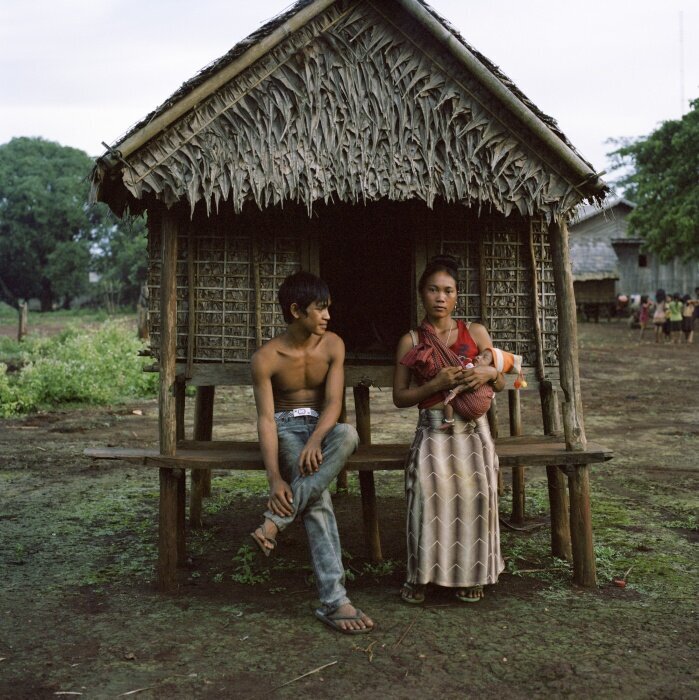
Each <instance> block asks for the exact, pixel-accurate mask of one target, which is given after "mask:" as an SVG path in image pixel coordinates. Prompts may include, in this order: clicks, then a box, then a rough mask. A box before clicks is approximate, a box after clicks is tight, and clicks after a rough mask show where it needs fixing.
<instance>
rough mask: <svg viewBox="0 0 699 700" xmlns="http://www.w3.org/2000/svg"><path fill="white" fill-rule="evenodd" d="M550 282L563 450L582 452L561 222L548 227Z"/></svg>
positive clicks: (575, 335)
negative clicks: (555, 316)
mask: <svg viewBox="0 0 699 700" xmlns="http://www.w3.org/2000/svg"><path fill="white" fill-rule="evenodd" d="M549 239H550V241H551V257H552V260H553V279H554V283H555V286H556V305H557V307H558V348H559V353H558V358H559V363H560V373H561V389H562V390H563V395H564V397H565V401H564V403H563V407H562V408H563V430H564V433H565V440H566V448H567V449H568V450H572V451H582V450H584V449H585V445H586V443H587V440H586V438H585V426H584V424H583V412H582V395H581V392H580V370H579V367H578V329H577V323H576V316H575V295H574V292H573V273H572V271H571V266H570V253H569V250H568V228H567V226H566V224H565V222H564V221H562V222H560V223H559V222H554V223H552V224H550V225H549Z"/></svg>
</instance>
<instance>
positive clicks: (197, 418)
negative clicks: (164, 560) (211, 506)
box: [189, 386, 216, 528]
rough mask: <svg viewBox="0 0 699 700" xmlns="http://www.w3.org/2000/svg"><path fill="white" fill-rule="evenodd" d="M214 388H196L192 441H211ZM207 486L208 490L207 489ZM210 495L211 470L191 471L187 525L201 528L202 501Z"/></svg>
mask: <svg viewBox="0 0 699 700" xmlns="http://www.w3.org/2000/svg"><path fill="white" fill-rule="evenodd" d="M215 392H216V387H213V386H198V387H197V394H196V398H195V403H194V439H195V440H201V441H208V440H211V437H212V434H213V422H214V395H215ZM207 484H208V489H207ZM210 493H211V470H210V469H192V483H191V490H190V494H189V524H190V526H191V527H194V528H197V527H201V526H202V524H203V521H202V499H203V497H204V496H208V495H209V494H210Z"/></svg>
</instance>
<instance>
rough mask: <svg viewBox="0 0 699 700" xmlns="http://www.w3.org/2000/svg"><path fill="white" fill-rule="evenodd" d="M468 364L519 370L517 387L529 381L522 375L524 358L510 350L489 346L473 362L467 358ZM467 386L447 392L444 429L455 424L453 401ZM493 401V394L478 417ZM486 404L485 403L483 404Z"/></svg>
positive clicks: (469, 366)
mask: <svg viewBox="0 0 699 700" xmlns="http://www.w3.org/2000/svg"><path fill="white" fill-rule="evenodd" d="M465 362H466V364H464V365H463V367H464V369H471V367H478V366H481V367H488V366H490V365H493V366H494V367H495V368H496V369H497V371H498V372H505V373H508V374H509V373H511V372H517V373H518V374H519V377H518V378H517V379H516V381H515V388H516V389H519V388H520V387H522V388H525V387H526V386H527V382H526V381H525V380H524V378H523V377H522V358H521V356H520V355H514V354H512V353H510V352H505V351H504V350H499V349H496V348H488V349H486V350H484V351H483V352H482V353H481V354H480V355H478V356H477V357H476V358H475V359H474V360H473V362H471V361H469V360H468V359H466V360H465ZM466 389H467V387H465V386H463V385H460V386H457V387H455V388H454V389H452V390H451V391H449V392H446V395H445V398H444V409H443V412H442V415H443V417H442V424H443V425H442V426H441V429H442V430H448V429H449V428H450V427H451V426H452V425H453V424H454V407H453V406H452V405H451V401H452V400H453V399H454V398H455V397H456V396H458V395H459V394H460V393H461V392H462V391H466ZM491 402H492V395H491V398H490V400H489V401H488V402H487V407H486V408H485V410H483V412H482V413H480V415H479V416H477V417H478V418H480V416H482V415H483V414H485V413H486V412H487V411H488V408H490V403H491ZM483 405H485V404H483Z"/></svg>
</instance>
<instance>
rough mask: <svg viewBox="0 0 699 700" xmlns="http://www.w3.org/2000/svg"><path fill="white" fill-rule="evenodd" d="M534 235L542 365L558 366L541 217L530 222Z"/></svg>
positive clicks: (551, 284) (551, 283)
mask: <svg viewBox="0 0 699 700" xmlns="http://www.w3.org/2000/svg"><path fill="white" fill-rule="evenodd" d="M530 225H531V230H532V233H533V237H534V257H535V259H536V267H537V277H538V289H537V295H538V299H539V318H540V322H541V334H542V336H543V348H544V365H545V366H546V367H558V308H557V306H556V288H555V286H554V281H553V262H552V260H551V246H550V245H549V238H548V226H547V225H546V221H544V219H543V218H541V217H535V218H534V219H532V220H531V222H530Z"/></svg>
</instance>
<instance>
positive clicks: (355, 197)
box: [92, 0, 606, 582]
mask: <svg viewBox="0 0 699 700" xmlns="http://www.w3.org/2000/svg"><path fill="white" fill-rule="evenodd" d="M92 184H93V190H92V191H93V196H94V198H95V199H96V200H100V201H104V202H106V203H107V204H108V205H109V206H110V207H111V208H112V209H113V210H114V211H115V212H116V213H117V214H119V215H121V214H122V213H123V212H125V211H126V210H129V211H131V212H136V213H138V212H146V213H147V217H148V228H149V255H150V287H151V295H150V298H151V312H152V316H151V318H152V325H151V338H152V343H153V350H154V352H155V354H156V356H157V358H158V361H159V369H160V373H161V443H160V451H161V454H162V455H166V456H167V455H175V453H176V451H177V438H178V435H177V428H176V425H177V421H176V415H177V413H178V407H177V401H176V399H175V397H176V396H177V395H179V394H178V387H180V386H181V383H178V382H177V378H178V377H180V378H182V379H183V380H185V381H188V382H190V383H192V384H195V385H197V386H212V385H216V384H221V383H247V382H248V381H249V374H248V372H249V370H248V366H247V363H248V360H249V358H250V356H251V354H252V352H253V351H254V350H255V348H256V347H257V346H259V345H260V344H261V343H262V342H264V341H265V340H266V339H267V338H270V337H271V336H272V335H274V334H275V333H277V332H278V331H279V330H280V329H281V328H282V327H283V319H282V317H281V315H280V313H279V312H278V309H277V306H276V303H275V292H276V289H277V287H278V285H279V283H280V281H281V280H282V279H283V277H285V276H286V275H287V274H288V273H290V272H292V271H295V270H297V269H300V268H304V269H308V270H311V271H313V272H316V273H318V274H320V275H321V276H323V277H324V278H326V279H327V281H328V282H329V284H330V288H331V291H332V295H333V328H334V330H336V331H337V332H339V333H340V334H341V335H342V336H343V337H344V339H345V341H346V344H347V348H348V368H347V381H348V384H354V385H359V384H361V385H362V386H365V385H366V384H367V383H368V382H369V381H371V382H373V383H374V384H377V385H386V384H388V383H389V382H390V379H389V378H390V363H391V358H392V354H393V349H394V345H395V341H396V339H397V338H398V336H399V335H400V334H401V333H403V332H405V329H406V328H408V327H409V326H410V325H411V324H414V323H415V322H416V321H417V314H418V304H417V294H416V292H415V289H416V278H417V275H419V274H420V271H421V269H422V267H423V265H424V262H425V260H426V259H427V257H428V256H430V255H431V254H433V253H436V252H439V251H445V252H450V253H453V254H455V255H456V256H458V257H459V258H460V260H461V261H462V266H461V270H460V275H461V283H462V284H461V289H460V298H459V307H458V308H459V314H460V315H462V316H464V317H467V318H470V319H482V320H483V322H484V323H485V324H486V325H487V326H488V327H489V329H490V331H491V333H492V336H493V338H494V341H495V343H496V344H498V345H499V346H500V347H503V348H505V349H509V350H511V351H513V352H516V353H519V354H522V355H523V356H524V358H525V364H528V365H529V366H530V367H531V368H533V369H532V370H531V372H530V375H529V377H528V378H529V379H531V380H535V381H532V382H531V384H532V386H539V388H540V389H541V390H542V402H543V404H542V405H543V406H544V422H545V424H546V425H548V428H547V430H549V431H550V430H552V428H551V426H552V424H553V421H554V415H553V413H552V409H551V406H552V405H553V402H552V401H551V396H552V391H553V388H554V387H555V386H556V385H557V384H558V380H559V376H560V386H561V388H562V390H563V395H564V399H563V423H564V429H565V438H566V444H567V447H568V450H570V451H584V449H585V433H584V428H583V422H582V411H581V398H580V391H579V379H578V371H577V349H576V346H577V341H576V331H575V306H574V298H573V286H572V277H571V273H570V264H569V260H568V243H567V229H566V222H567V220H568V218H569V217H570V215H571V212H572V211H573V210H574V208H575V207H576V205H578V204H579V203H580V202H581V201H583V200H588V201H590V202H599V201H601V200H602V199H603V198H604V196H605V192H606V188H605V185H604V183H603V182H602V181H601V180H600V179H599V177H598V176H597V174H596V173H595V171H594V169H593V168H592V166H591V165H590V164H589V163H588V162H586V161H585V160H584V159H583V158H582V157H581V156H580V155H579V154H578V153H577V151H576V150H575V148H574V147H573V146H572V144H571V143H570V142H569V141H568V139H567V138H566V137H565V135H564V134H563V133H562V132H561V131H560V130H559V128H558V126H557V125H556V123H555V121H554V120H552V119H551V118H550V117H548V116H546V115H545V114H543V113H542V112H541V111H540V110H539V109H537V108H536V107H535V106H534V105H533V104H532V103H531V102H530V101H529V100H528V99H527V98H526V97H525V96H524V95H523V94H522V93H521V92H520V91H519V90H518V89H517V87H516V86H515V85H514V84H513V83H512V82H511V81H510V80H509V79H508V78H507V77H506V76H505V75H504V74H503V73H502V72H501V71H500V70H499V69H498V68H497V67H496V66H495V65H494V64H493V63H491V62H490V61H489V60H488V59H487V58H485V57H484V56H483V55H481V54H480V53H478V52H477V51H476V50H475V49H474V48H473V47H471V46H469V45H468V43H467V42H466V41H465V40H464V39H463V38H462V37H461V36H460V35H459V34H458V33H457V32H456V31H455V30H454V28H453V27H451V26H450V25H449V24H448V23H447V22H446V21H445V20H444V19H442V18H441V17H439V16H438V15H437V14H436V13H434V12H433V11H432V10H431V9H430V8H429V6H428V5H427V4H426V3H424V2H421V1H420V0H382V1H381V2H379V1H377V0H300V1H299V2H297V3H296V4H294V5H293V6H292V7H291V8H290V9H289V10H288V11H287V12H285V13H284V14H282V15H280V16H278V17H276V18H275V19H273V20H272V21H270V22H269V23H267V24H265V25H264V26H263V27H261V28H260V29H259V30H258V31H257V32H255V33H254V34H252V35H251V36H250V37H248V38H247V39H246V40H244V41H242V42H241V43H239V44H238V45H236V46H235V47H234V48H233V49H232V50H231V51H230V52H229V53H227V54H226V55H225V56H223V57H222V58H220V59H219V60H217V61H215V62H214V63H212V64H211V65H210V66H208V67H207V68H205V69H204V70H203V71H201V73H199V74H198V75H197V76H195V77H194V78H193V79H192V80H189V81H188V82H186V83H184V84H183V85H182V87H181V88H180V89H179V90H178V91H177V92H176V93H175V94H174V95H172V97H171V98H170V99H168V100H167V101H166V102H165V103H164V104H162V105H161V106H160V107H158V108H157V109H156V110H155V111H154V112H153V113H151V114H149V115H148V116H147V117H146V118H145V119H144V120H143V121H141V122H140V123H139V124H137V125H136V126H135V127H133V129H131V130H130V131H129V132H128V133H127V134H126V135H125V136H124V137H123V138H122V139H120V140H119V141H118V142H117V143H116V144H115V145H114V146H113V147H112V148H111V149H109V151H108V152H107V153H106V154H105V155H104V156H103V157H102V158H100V159H99V160H98V161H97V165H96V167H95V170H94V173H93V178H92ZM409 290H412V293H411V294H408V291H409ZM377 300H380V303H379V304H377V303H376V301H377ZM180 393H182V392H180ZM182 395H183V394H182ZM356 396H357V397H359V398H358V400H362V396H363V394H362V392H361V390H359V391H358V393H357V394H356ZM200 398H201V402H202V413H203V414H205V413H206V412H207V411H209V413H210V406H209V408H208V409H205V408H204V404H205V403H206V402H207V401H210V398H211V394H210V393H209V394H208V399H205V398H203V395H202V396H201V397H200ZM358 412H359V411H358ZM204 432H205V431H204ZM163 471H167V470H163ZM161 476H162V472H161ZM559 476H560V475H559ZM581 479H582V481H581V482H580V483H581V488H582V489H583V490H585V489H586V488H587V485H586V482H585V479H586V472H584V473H583V474H582V475H581ZM588 506H589V504H588ZM590 534H591V533H590ZM573 537H574V539H575V533H574V535H573ZM588 539H589V542H587V541H586V543H585V545H584V546H585V547H588V546H589V547H591V536H590V538H588ZM573 544H574V546H575V542H574V543H573ZM581 546H582V545H581ZM588 560H589V557H588ZM585 567H587V569H586V571H582V570H580V571H579V572H578V578H579V579H580V580H583V579H585V580H587V581H588V582H589V581H590V580H591V579H592V580H594V560H592V563H591V564H590V562H589V561H587V563H586V564H585ZM590 567H592V569H591V571H590Z"/></svg>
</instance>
